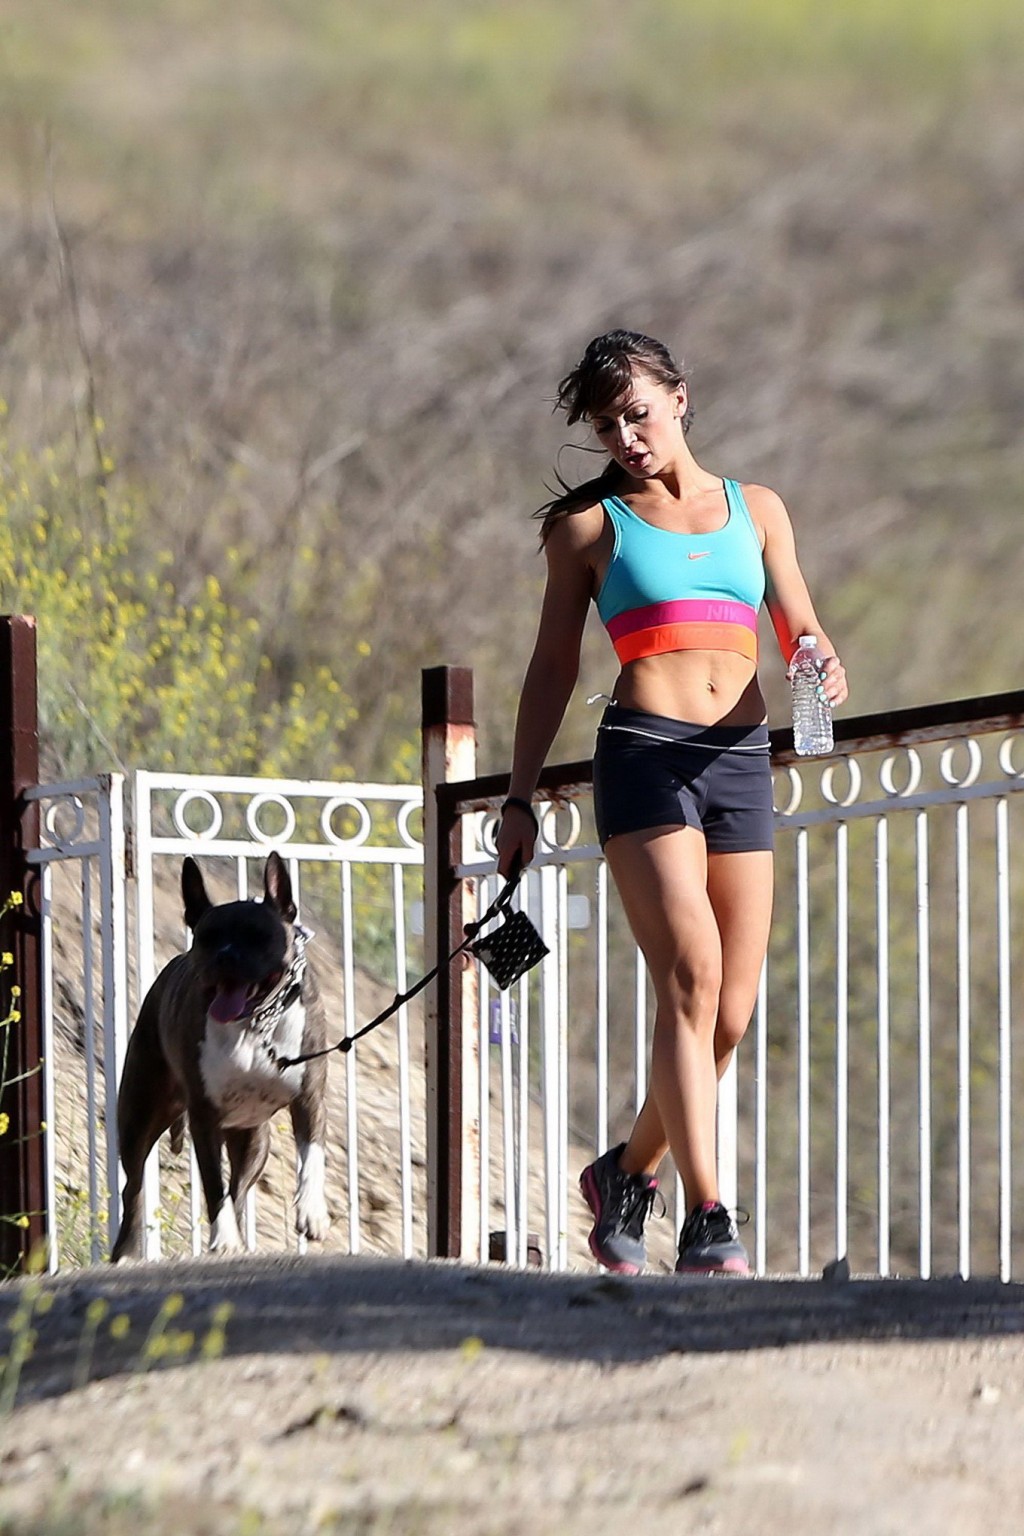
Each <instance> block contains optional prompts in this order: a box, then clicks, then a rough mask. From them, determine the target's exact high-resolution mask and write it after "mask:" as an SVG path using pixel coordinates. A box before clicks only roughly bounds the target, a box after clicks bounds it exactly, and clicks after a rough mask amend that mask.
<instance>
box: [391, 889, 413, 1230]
mask: <svg viewBox="0 0 1024 1536" xmlns="http://www.w3.org/2000/svg"><path fill="white" fill-rule="evenodd" d="M391 902H392V911H393V913H394V922H395V988H396V991H397V992H398V993H399V994H400V995H401V994H403V993H405V992H406V991H407V990H408V987H409V976H408V966H407V963H406V933H405V871H404V869H403V868H402V865H401V864H392V866H391ZM397 1035H398V1162H399V1169H400V1181H401V1182H400V1191H401V1201H402V1257H403V1258H405V1259H411V1258H412V1248H413V1241H412V1085H411V1081H410V1076H409V1005H408V1003H403V1004H402V1006H401V1007H400V1008H399V1010H398V1019H397Z"/></svg>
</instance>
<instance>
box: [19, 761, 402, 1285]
mask: <svg viewBox="0 0 1024 1536" xmlns="http://www.w3.org/2000/svg"><path fill="white" fill-rule="evenodd" d="M32 798H34V799H37V800H39V801H40V802H42V811H43V814H42V833H41V841H42V844H43V846H42V847H41V848H40V850H39V852H38V853H37V854H33V855H32V859H33V862H36V863H39V864H40V865H41V866H42V875H43V893H44V895H43V901H44V918H43V961H44V964H43V969H44V976H45V980H44V993H43V1012H44V1032H45V1041H46V1045H45V1057H46V1061H45V1081H46V1089H45V1094H46V1120H47V1127H48V1130H49V1133H50V1134H49V1135H48V1137H47V1148H48V1159H49V1161H48V1183H49V1188H48V1208H49V1210H50V1212H51V1213H54V1214H55V1218H56V1219H55V1220H53V1221H52V1222H51V1227H52V1230H53V1232H54V1234H55V1237H56V1241H55V1242H54V1243H53V1245H52V1250H51V1265H52V1266H53V1267H56V1266H57V1265H58V1264H59V1263H62V1262H63V1263H66V1262H75V1261H77V1262H83V1261H85V1262H88V1261H89V1260H93V1261H95V1260H97V1259H99V1258H101V1257H103V1256H104V1255H105V1254H106V1253H107V1252H108V1251H109V1245H110V1242H111V1241H112V1240H113V1237H114V1235H115V1234H116V1230H117V1224H118V1217H119V1188H120V1182H121V1180H120V1173H119V1169H118V1163H117V1135H116V1094H117V1084H118V1082H119V1079H120V1073H121V1067H122V1065H123V1061H124V1051H125V1046H126V1043H127V1036H128V1031H129V1022H130V1020H134V1017H135V1014H136V1013H137V1010H138V1006H139V1003H140V1001H141V998H142V997H143V996H144V994H145V992H146V990H147V989H148V987H149V986H150V984H151V983H152V981H153V978H154V977H155V975H156V972H157V970H158V969H159V968H160V966H161V965H162V964H164V963H165V962H166V960H167V959H168V958H169V957H170V956H171V955H172V954H174V953H176V952H178V951H180V950H181V949H182V948H184V947H185V946H186V945H187V943H188V933H187V930H186V928H185V925H184V920H183V915H182V901H181V895H180V871H181V863H182V858H183V856H184V855H186V854H189V855H191V856H192V857H194V858H196V859H197V860H198V862H199V864H200V867H201V868H202V869H203V872H204V876H205V878H206V881H207V884H208V886H209V889H210V892H211V896H212V898H213V899H214V900H215V901H217V900H230V899H234V898H245V897H248V896H250V895H259V894H261V890H262V872H263V865H264V862H265V858H266V855H267V853H268V852H269V851H270V849H271V847H274V848H277V849H278V850H279V851H280V852H281V853H282V855H283V856H284V857H285V859H286V861H287V863H288V866H289V872H290V875H291V880H292V885H293V890H294V893H295V897H296V902H297V904H298V906H299V909H300V915H301V916H303V917H304V919H305V921H306V922H307V923H308V924H310V925H311V926H314V927H315V928H316V929H317V930H318V932H317V934H316V936H315V938H314V940H313V943H312V945H311V951H310V952H311V955H312V956H313V959H314V963H315V964H317V965H318V970H319V973H320V980H321V984H322V991H323V994H324V999H325V1005H326V1007H327V1011H328V1032H329V1039H330V1041H331V1042H332V1043H333V1042H334V1041H336V1040H338V1039H340V1038H341V1037H342V1036H343V1035H346V1034H350V1033H352V1032H353V1031H354V1030H355V1028H356V1027H357V1026H358V1024H359V1023H360V1022H361V1020H362V1017H363V1016H365V1012H366V1010H367V1008H369V1007H372V1009H373V1012H377V1011H378V1009H379V1007H380V992H381V989H382V988H384V987H386V986H393V987H394V989H395V990H396V991H398V990H405V987H406V983H407V979H408V977H409V974H410V967H412V972H411V974H412V975H413V977H415V976H416V975H418V974H419V970H420V968H421V966H422V963H423V959H422V953H421V944H420V941H419V938H418V936H417V932H415V931H412V930H421V928H422V922H421V912H422V862H423V850H422V843H421V840H420V837H419V833H418V829H417V827H416V821H417V820H418V817H419V813H420V808H421V804H422V792H421V790H420V788H419V786H418V785H380V784H333V783H331V784H328V783H313V782H307V781H299V780H276V781H271V780H266V779H248V778H237V777H216V778H214V777H209V776H203V777H195V776H189V775H181V774H167V773H139V774H137V775H136V776H135V781H134V785H133V816H132V818H130V828H131V830H130V833H129V836H128V837H127V839H126V835H125V817H124V795H123V784H122V780H121V777H120V776H119V775H109V776H106V777H104V778H101V779H96V780H89V781H82V782H80V783H75V784H66V785H52V786H42V787H40V788H39V789H37V790H35V791H33V792H32ZM126 842H127V844H128V846H129V848H130V850H131V854H130V858H129V859H128V860H126V852H125V849H126ZM129 872H132V873H134V875H135V894H136V900H135V902H134V903H129V902H127V901H126V891H127V890H128V889H129V888H130V884H129V882H128V879H127V876H128V874H129ZM55 880H56V881H57V882H58V885H59V886H60V888H59V889H58V890H57V892H56V893H55V889H54V882H55ZM61 882H62V885H61V884H60V883H61ZM55 894H56V896H57V898H58V899H57V900H56V901H55ZM55 908H59V910H60V913H61V915H62V920H61V921H60V922H56V923H55V921H54V911H55ZM416 1027H417V1019H416V1017H415V1015H413V1014H412V1013H411V1010H410V1009H409V1008H402V1009H401V1010H399V1013H398V1015H397V1017H396V1019H395V1020H394V1022H393V1024H392V1025H391V1026H390V1027H389V1029H388V1031H387V1033H386V1035H385V1034H384V1033H383V1032H382V1037H381V1040H380V1042H379V1043H375V1044H374V1045H368V1046H367V1047H366V1049H365V1050H364V1051H363V1052H361V1053H360V1056H359V1057H358V1058H357V1056H356V1054H355V1053H354V1052H349V1053H348V1054H347V1055H345V1056H343V1057H342V1056H340V1055H339V1056H337V1057H334V1058H333V1059H332V1064H331V1069H330V1073H329V1093H330V1096H331V1105H330V1113H329V1145H328V1154H329V1159H330V1167H329V1187H328V1201H329V1205H330V1206H332V1207H333V1215H334V1217H335V1225H334V1231H333V1233H332V1235H331V1237H330V1238H329V1239H328V1241H329V1243H331V1244H333V1245H336V1246H341V1247H343V1248H344V1249H346V1250H347V1251H349V1252H352V1253H356V1252H358V1251H359V1250H360V1248H361V1247H362V1246H363V1245H364V1243H365V1242H366V1241H367V1240H369V1242H370V1243H371V1245H372V1246H373V1247H375V1248H376V1249H378V1250H381V1249H383V1250H385V1251H390V1252H396V1253H401V1254H404V1255H406V1256H411V1255H413V1254H414V1253H418V1254H421V1255H422V1254H423V1253H424V1252H425V1216H424V1205H425V1199H424V1190H423V1185H424V1181H425V1172H424V1167H423V1155H422V1148H423V1144H424V1139H425V1138H424V1133H423V1124H422V1121H423V1094H422V1083H421V1072H420V1070H419V1068H420V1062H421V1058H422V1050H421V1048H420V1045H419V1042H418V1040H417V1039H414V1038H411V1037H412V1036H413V1035H414V1033H415V1030H416ZM291 1163H292V1149H291V1146H290V1139H288V1138H285V1143H284V1145H283V1146H281V1147H280V1148H278V1147H277V1144H276V1142H275V1144H274V1147H273V1150H272V1155H271V1162H270V1164H269V1165H268V1169H269V1173H268V1180H265V1181H264V1183H267V1182H270V1183H271V1184H273V1185H274V1186H275V1187H274V1188H273V1189H272V1191H269V1192H268V1190H267V1189H266V1188H264V1189H262V1190H261V1192H260V1193H259V1195H258V1196H257V1197H256V1198H255V1199H252V1198H251V1199H250V1202H249V1208H248V1212H247V1220H246V1224H245V1236H246V1239H247V1241H248V1243H249V1244H250V1246H256V1245H257V1241H258V1244H259V1246H260V1247H266V1246H293V1245H294V1244H295V1242H296V1239H295V1237H294V1235H293V1234H292V1231H291V1227H292V1221H291V1209H290V1207H291V1195H292V1183H291V1180H292V1166H291ZM275 1170H276V1174H275ZM144 1212H145V1218H146V1238H145V1251H146V1254H147V1256H148V1257H151V1258H155V1257H158V1256H160V1255H161V1254H162V1253H163V1254H169V1255H174V1254H182V1253H189V1252H191V1253H198V1252H199V1251H200V1249H201V1247H202V1244H203V1226H204V1222H205V1212H204V1211H203V1210H202V1207H201V1194H200V1183H199V1177H198V1170H197V1168H196V1166H195V1161H194V1158H191V1159H190V1158H183V1159H174V1158H172V1157H170V1156H169V1155H168V1153H167V1151H166V1146H165V1145H163V1144H162V1145H159V1146H158V1148H157V1149H156V1150H155V1151H154V1153H153V1154H152V1156H151V1158H150V1162H149V1165H148V1166H147V1179H146V1189H145V1197H144Z"/></svg>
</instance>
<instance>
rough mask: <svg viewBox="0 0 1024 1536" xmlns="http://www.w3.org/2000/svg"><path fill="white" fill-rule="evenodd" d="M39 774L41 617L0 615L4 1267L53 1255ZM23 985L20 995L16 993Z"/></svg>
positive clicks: (0, 1211)
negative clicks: (34, 792)
mask: <svg viewBox="0 0 1024 1536" xmlns="http://www.w3.org/2000/svg"><path fill="white" fill-rule="evenodd" d="M38 778H39V719H38V703H37V684H36V624H35V619H32V618H26V617H7V616H4V617H0V906H3V905H4V904H5V903H7V902H8V900H9V899H11V898H13V904H12V905H10V906H9V907H8V910H7V912H6V915H5V917H4V920H3V924H2V929H0V949H2V950H3V951H6V952H8V953H9V954H10V955H11V957H12V959H11V963H10V964H9V965H7V966H6V967H4V969H3V971H2V973H0V1019H6V1020H7V1022H6V1024H5V1025H4V1026H3V1028H2V1029H0V1127H2V1134H0V1273H9V1272H10V1271H12V1270H17V1269H26V1268H27V1267H28V1265H29V1263H30V1261H34V1260H35V1259H36V1258H37V1256H38V1255H40V1254H42V1253H44V1252H45V1244H46V1241H47V1229H48V1216H47V1212H46V1194H45V1191H46V1158H45V1147H44V1144H43V1137H44V1128H43V1074H42V1009H41V1006H40V1003H41V995H40V934H41V925H42V914H41V912H40V910H39V875H38V871H36V870H34V869H31V868H30V867H29V864H28V859H27V855H28V852H29V850H30V849H32V848H38V846H39V809H38V806H36V805H34V804H31V803H28V802H26V801H25V799H24V791H25V790H26V789H29V788H30V787H32V786H33V785H35V784H36V783H37V781H38ZM12 988H19V989H20V992H17V991H15V992H13V993H12Z"/></svg>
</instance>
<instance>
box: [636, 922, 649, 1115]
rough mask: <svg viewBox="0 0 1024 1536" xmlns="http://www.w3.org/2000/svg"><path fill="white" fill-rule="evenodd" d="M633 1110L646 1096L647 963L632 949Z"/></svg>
mask: <svg viewBox="0 0 1024 1536" xmlns="http://www.w3.org/2000/svg"><path fill="white" fill-rule="evenodd" d="M633 959H634V971H633V1061H634V1064H635V1065H634V1068H633V1083H634V1093H633V1111H634V1113H635V1114H639V1113H640V1110H641V1108H642V1107H643V1102H644V1099H645V1098H646V1097H647V963H646V961H645V960H644V957H643V955H642V954H641V953H640V950H639V949H634V951H633Z"/></svg>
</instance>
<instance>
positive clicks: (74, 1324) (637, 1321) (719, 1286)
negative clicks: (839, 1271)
mask: <svg viewBox="0 0 1024 1536" xmlns="http://www.w3.org/2000/svg"><path fill="white" fill-rule="evenodd" d="M52 1293H53V1298H54V1299H53V1302H52V1305H51V1306H50V1309H49V1310H48V1311H47V1312H46V1313H45V1315H43V1316H41V1317H38V1318H37V1319H36V1320H35V1326H36V1327H37V1329H38V1339H37V1342H36V1346H35V1349H34V1351H33V1354H32V1355H31V1357H30V1359H29V1360H28V1362H27V1363H26V1365H25V1368H24V1371H23V1374H22V1379H21V1383H20V1391H19V1396H18V1405H17V1406H16V1407H15V1408H14V1410H13V1412H12V1413H11V1414H10V1415H9V1416H8V1417H7V1418H6V1419H5V1420H3V1421H0V1433H2V1440H0V1477H2V1484H3V1487H2V1492H0V1531H2V1532H3V1533H4V1536H14V1533H17V1536H23V1533H26V1536H27V1533H33V1536H38V1533H42V1532H46V1533H52V1536H56V1533H57V1532H60V1533H61V1536H73V1533H77V1532H96V1533H98V1532H104V1533H108V1532H109V1533H114V1532H118V1533H120V1532H121V1531H124V1532H128V1531H132V1532H138V1531H146V1532H155V1533H161V1536H162V1533H164V1532H167V1533H170V1532H172V1531H173V1532H182V1531H190V1532H195V1533H198V1536H205V1533H210V1536H213V1533H216V1536H221V1533H224V1536H228V1533H230V1536H234V1533H238V1536H255V1533H262V1532H274V1533H282V1536H292V1533H295V1536H300V1533H306V1532H314V1531H328V1532H331V1531H337V1532H346V1533H348V1532H358V1533H374V1536H376V1533H380V1536H384V1533H388V1536H421V1533H429V1536H434V1533H437V1536H441V1533H445V1536H490V1533H499V1532H500V1533H512V1532H517V1533H518V1532H521V1531H531V1532H543V1533H551V1536H561V1533H576V1532H580V1533H582V1532H587V1533H588V1536H604V1533H606V1532H607V1533H609V1536H610V1533H612V1532H621V1531H622V1530H623V1529H630V1530H632V1532H634V1533H642V1532H647V1531H701V1532H723V1533H724V1532H733V1531H739V1530H743V1531H753V1532H756V1533H758V1536H775V1533H779V1536H782V1533H786V1536H791V1533H799V1532H804V1531H807V1532H811V1531H815V1532H816V1531H818V1530H821V1529H827V1530H829V1531H830V1532H844V1533H845V1532H851V1533H853V1532H857V1533H859V1536H864V1533H867V1536H876V1533H877V1536H883V1533H890V1532H892V1533H893V1536H896V1533H900V1536H903V1533H907V1532H913V1533H915V1536H916V1533H931V1532H935V1533H936V1536H937V1533H940V1532H941V1533H943V1536H945V1533H947V1532H949V1531H952V1530H955V1531H957V1533H958V1536H970V1533H973V1532H978V1533H979V1536H981V1533H985V1536H991V1533H993V1532H1002V1531H1015V1530H1019V1529H1021V1528H1022V1527H1024V1473H1022V1471H1021V1455H1020V1445H1021V1441H1022V1433H1024V1372H1022V1371H1021V1334H1022V1333H1024V1287H1020V1286H1000V1285H998V1284H997V1283H995V1282H984V1281H973V1282H969V1283H967V1284H964V1283H961V1282H957V1281H932V1282H921V1281H854V1282H851V1283H849V1284H846V1285H830V1284H826V1283H824V1282H820V1281H804V1282H801V1281H767V1282H756V1283H751V1284H742V1283H728V1282H721V1281H716V1282H702V1281H698V1282H677V1281H674V1280H671V1279H668V1278H661V1279H659V1278H653V1277H652V1278H650V1279H644V1280H640V1281H634V1282H623V1281H620V1280H616V1279H612V1278H610V1277H601V1276H598V1275H593V1274H583V1273H577V1274H572V1275H567V1276H550V1275H544V1274H539V1273H535V1272H534V1273H530V1274H514V1273H510V1272H505V1271H502V1270H499V1269H497V1268H493V1269H490V1270H469V1269H462V1268H459V1267H458V1266H455V1265H447V1264H403V1263H401V1262H398V1261H393V1260H374V1259H365V1258H364V1259H334V1258H316V1259H248V1260H245V1261H232V1262H223V1261H222V1262H216V1261H212V1262H211V1261H206V1262H204V1263H199V1264H188V1265H165V1266H152V1267H150V1268H148V1269H133V1270H130V1271H118V1272H113V1271H110V1270H91V1271H83V1272H80V1273H79V1274H77V1275H75V1276H70V1277H68V1278H66V1279H61V1280H59V1281H57V1282H56V1283H55V1284H54V1285H53V1287H52ZM169 1298H172V1299H170V1300H169ZM23 1302H24V1292H23V1287H18V1286H13V1285H11V1286H7V1287H4V1288H0V1322H2V1323H3V1324H4V1325H5V1327H6V1328H7V1329H10V1324H11V1322H12V1320H13V1321H14V1323H15V1326H14V1329H13V1330H12V1331H11V1332H9V1333H8V1334H7V1336H8V1337H12V1338H17V1337H18V1335H19V1327H21V1325H19V1324H18V1322H17V1316H16V1314H17V1310H18V1306H19V1303H23ZM225 1305H230V1307H231V1308H232V1314H231V1317H230V1319H229V1320H228V1321H227V1323H226V1326H225V1338H224V1343H225V1349H224V1352H223V1355H222V1356H221V1357H220V1358H217V1359H208V1360H200V1359H197V1358H196V1355H197V1354H198V1353H199V1352H200V1351H201V1349H202V1348H203V1345H204V1344H206V1346H207V1349H208V1350H209V1349H210V1347H211V1345H212V1346H214V1347H215V1346H216V1344H217V1342H218V1338H219V1335H218V1321H217V1320H218V1318H221V1317H223V1312H222V1311H218V1309H219V1308H223V1307H225ZM179 1306H180V1310H178V1311H175V1308H176V1307H179ZM161 1308H163V1312H161ZM168 1312H170V1313H172V1314H173V1315H168ZM101 1313H102V1317H100V1314H101ZM90 1319H91V1320H92V1321H91V1323H90ZM115 1319H126V1320H127V1321H123V1322H115ZM112 1324H113V1329H114V1334H121V1335H122V1336H121V1337H113V1336H112V1334H111V1326H112ZM93 1326H94V1327H95V1329H96V1342H95V1347H94V1348H93V1347H91V1346H90V1344H89V1337H90V1330H91V1327H93ZM21 1331H22V1332H23V1328H21ZM189 1335H191V1336H192V1338H191V1341H190V1340H189ZM147 1341H148V1342H147ZM186 1347H187V1349H188V1353H187V1355H186V1354H184V1353H183V1354H182V1355H179V1356H178V1357H177V1358H180V1359H187V1360H188V1361H189V1363H184V1364H167V1363H166V1361H168V1360H174V1359H175V1351H176V1350H178V1349H181V1350H182V1351H184V1350H186ZM75 1383H78V1385H75Z"/></svg>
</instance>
